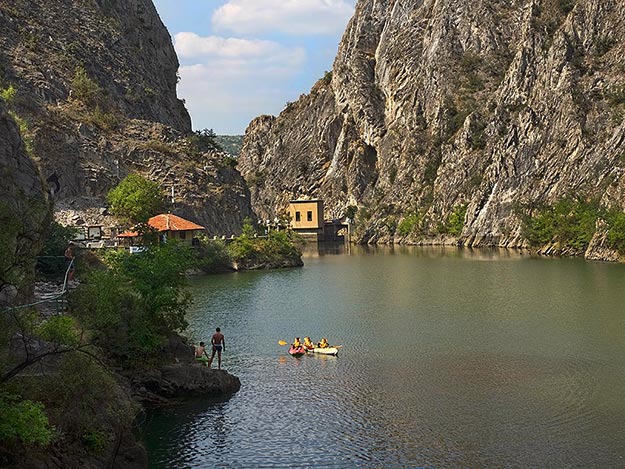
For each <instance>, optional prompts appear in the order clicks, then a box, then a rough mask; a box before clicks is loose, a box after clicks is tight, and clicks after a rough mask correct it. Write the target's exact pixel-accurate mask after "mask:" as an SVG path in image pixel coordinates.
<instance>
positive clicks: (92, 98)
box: [71, 67, 102, 106]
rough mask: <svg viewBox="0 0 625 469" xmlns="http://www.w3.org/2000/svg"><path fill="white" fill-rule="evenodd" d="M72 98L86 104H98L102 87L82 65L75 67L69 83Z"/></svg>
mask: <svg viewBox="0 0 625 469" xmlns="http://www.w3.org/2000/svg"><path fill="white" fill-rule="evenodd" d="M71 90H72V98H74V99H77V100H78V101H82V102H83V103H84V104H86V105H88V106H95V105H96V104H98V100H99V98H100V95H101V94H102V89H101V88H100V87H99V86H98V84H97V83H96V82H94V81H93V80H92V79H91V78H89V75H88V74H87V71H86V70H85V68H84V67H77V68H76V71H75V73H74V78H73V79H72V83H71Z"/></svg>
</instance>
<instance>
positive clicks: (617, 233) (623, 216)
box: [605, 210, 625, 254]
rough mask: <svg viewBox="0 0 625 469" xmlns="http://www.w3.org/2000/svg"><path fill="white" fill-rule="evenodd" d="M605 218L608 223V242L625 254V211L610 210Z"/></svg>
mask: <svg viewBox="0 0 625 469" xmlns="http://www.w3.org/2000/svg"><path fill="white" fill-rule="evenodd" d="M605 219H606V222H607V224H608V232H607V241H608V244H609V245H610V247H611V248H613V249H616V250H617V251H618V252H619V253H621V254H625V213H623V212H622V211H621V210H610V211H608V212H607V213H606V215H605Z"/></svg>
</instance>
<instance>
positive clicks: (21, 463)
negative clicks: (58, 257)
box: [0, 222, 302, 468]
mask: <svg viewBox="0 0 625 469" xmlns="http://www.w3.org/2000/svg"><path fill="white" fill-rule="evenodd" d="M57 228H58V227H57ZM52 231H53V232H54V235H53V236H50V240H51V242H53V243H55V244H56V245H57V246H59V245H62V244H63V242H59V236H60V237H61V238H63V237H65V238H69V237H71V234H72V233H71V231H68V230H60V232H59V230H56V231H55V229H54V228H53V229H52ZM301 247H302V241H301V240H300V238H299V237H298V236H297V235H296V234H295V233H291V232H270V233H268V235H267V236H258V235H257V234H256V232H255V230H254V228H253V227H252V226H251V224H250V223H249V222H246V223H245V226H244V230H243V233H242V235H241V236H239V237H238V238H236V239H234V240H232V241H231V242H230V243H229V244H228V245H226V244H225V243H223V242H222V241H218V240H209V239H201V240H200V245H199V247H197V248H192V247H190V246H185V245H182V244H179V243H176V242H167V243H155V244H152V245H150V246H149V249H147V250H145V251H143V252H140V253H134V254H130V253H129V252H127V251H122V250H111V251H106V252H103V254H101V255H100V254H95V253H94V252H91V251H85V252H84V253H82V254H81V255H80V256H79V263H78V272H77V277H79V278H80V284H79V285H78V286H77V288H75V289H74V290H72V291H70V293H69V294H68V305H67V308H66V310H65V311H64V312H63V314H59V315H51V314H40V313H39V312H38V311H37V310H35V309H34V308H23V309H18V308H13V309H8V310H6V311H3V314H4V318H3V320H4V324H3V325H4V326H5V327H4V332H3V334H2V337H1V340H2V343H1V344H0V345H1V346H2V349H3V351H5V352H6V353H3V355H2V371H3V375H2V378H1V379H0V413H1V414H2V421H1V422H0V466H2V467H81V468H83V467H84V468H96V467H118V466H117V465H120V467H121V466H123V467H137V468H139V467H147V453H146V451H145V449H144V448H143V447H142V446H141V444H140V443H139V442H138V441H137V440H136V438H135V436H134V434H133V427H134V425H135V418H136V417H137V416H138V415H140V413H141V411H142V409H143V408H144V407H145V406H153V405H169V404H171V403H173V402H175V401H176V400H177V399H179V398H184V397H190V396H218V395H219V396H226V395H229V394H231V393H234V392H236V391H238V389H239V388H240V386H241V383H240V381H239V379H238V378H237V377H235V376H233V375H230V374H229V373H228V372H227V371H225V370H216V369H209V368H207V367H205V366H204V367H203V366H201V364H198V363H196V362H195V361H194V360H193V350H194V348H193V346H192V344H190V343H189V340H188V339H186V338H185V337H184V335H183V334H184V332H185V330H186V327H187V322H186V319H185V314H186V310H187V307H188V306H189V304H190V302H191V297H190V293H189V292H188V291H187V290H186V282H187V275H188V273H189V272H194V273H197V272H198V271H199V272H202V273H219V272H231V271H234V270H250V269H268V268H279V267H290V266H296V265H302V261H301ZM46 267H47V270H46V271H45V272H42V274H43V275H45V276H46V278H48V279H49V278H50V275H51V272H50V266H49V265H47V266H46ZM52 270H53V269H52Z"/></svg>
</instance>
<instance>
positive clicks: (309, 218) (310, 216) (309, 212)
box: [306, 210, 312, 221]
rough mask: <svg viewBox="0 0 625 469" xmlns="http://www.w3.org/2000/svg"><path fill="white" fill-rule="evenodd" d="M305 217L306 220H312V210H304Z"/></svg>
mask: <svg viewBox="0 0 625 469" xmlns="http://www.w3.org/2000/svg"><path fill="white" fill-rule="evenodd" d="M306 219H307V220H308V221H312V210H309V211H308V212H306Z"/></svg>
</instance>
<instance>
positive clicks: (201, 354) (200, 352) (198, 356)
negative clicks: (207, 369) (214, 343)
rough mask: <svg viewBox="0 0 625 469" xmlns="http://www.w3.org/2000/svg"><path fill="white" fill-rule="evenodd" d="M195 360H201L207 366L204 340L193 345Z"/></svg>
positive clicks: (207, 360) (207, 359)
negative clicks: (197, 344) (195, 345)
mask: <svg viewBox="0 0 625 469" xmlns="http://www.w3.org/2000/svg"><path fill="white" fill-rule="evenodd" d="M195 361H198V362H202V363H204V364H205V365H206V366H209V364H208V362H209V358H208V353H207V352H206V344H205V343H204V342H200V345H199V346H197V347H195Z"/></svg>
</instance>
